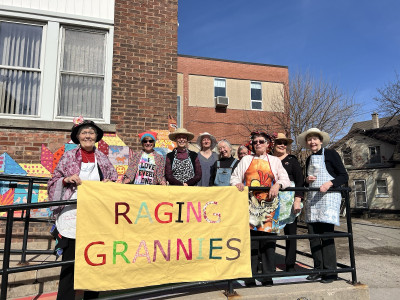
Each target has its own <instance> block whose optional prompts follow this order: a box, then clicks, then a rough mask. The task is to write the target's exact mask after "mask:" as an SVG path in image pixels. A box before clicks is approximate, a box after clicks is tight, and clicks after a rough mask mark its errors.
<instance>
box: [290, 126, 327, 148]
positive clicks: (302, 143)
mask: <svg viewBox="0 0 400 300" xmlns="http://www.w3.org/2000/svg"><path fill="white" fill-rule="evenodd" d="M309 134H315V135H319V136H321V137H322V141H321V142H322V147H325V146H326V145H328V143H329V141H330V139H331V138H330V136H329V134H328V133H327V132H324V131H321V130H319V129H318V128H310V129H308V130H307V131H304V132H302V133H300V134H299V136H298V137H297V141H298V142H299V144H300V146H302V147H303V148H307V141H306V137H307V135H309Z"/></svg>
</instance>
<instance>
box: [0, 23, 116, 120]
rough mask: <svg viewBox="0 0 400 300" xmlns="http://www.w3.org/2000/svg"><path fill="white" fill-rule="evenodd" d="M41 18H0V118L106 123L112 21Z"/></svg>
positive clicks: (110, 65) (109, 96) (109, 102)
mask: <svg viewBox="0 0 400 300" xmlns="http://www.w3.org/2000/svg"><path fill="white" fill-rule="evenodd" d="M25 17H26V18H31V17H32V15H26V16H25ZM46 18H47V17H43V20H40V22H41V23H39V20H37V21H36V20H32V21H29V22H28V21H19V20H16V19H15V20H11V19H0V118H13V119H39V120H46V121H53V120H68V121H69V120H70V119H72V118H73V117H76V116H79V115H82V116H83V117H84V118H88V119H92V120H95V121H97V122H100V123H101V122H104V123H109V122H110V111H111V75H112V46H113V44H112V35H113V27H112V25H107V24H100V23H93V24H92V23H90V22H86V23H85V24H87V25H85V26H83V25H80V24H82V22H80V21H79V20H64V19H62V18H61V17H60V19H57V20H54V18H50V17H49V18H48V19H47V20H46ZM63 21H65V23H68V25H67V24H64V23H63Z"/></svg>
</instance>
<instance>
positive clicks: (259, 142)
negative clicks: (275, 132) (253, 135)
mask: <svg viewBox="0 0 400 300" xmlns="http://www.w3.org/2000/svg"><path fill="white" fill-rule="evenodd" d="M265 142H266V141H265V140H258V141H253V142H252V144H253V145H255V144H261V145H262V144H265Z"/></svg>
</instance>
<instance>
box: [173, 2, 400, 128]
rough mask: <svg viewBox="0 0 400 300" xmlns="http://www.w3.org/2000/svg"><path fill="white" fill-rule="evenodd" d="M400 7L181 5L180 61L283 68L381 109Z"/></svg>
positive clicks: (396, 54)
mask: <svg viewBox="0 0 400 300" xmlns="http://www.w3.org/2000/svg"><path fill="white" fill-rule="evenodd" d="M399 12H400V1H399V0H379V1H378V0H179V10H178V20H179V29H178V53H179V54H187V55H196V56H204V57H212V58H221V59H230V60H238V61H247V62H256V63H265V64H275V65H284V66H288V67H289V74H290V73H295V72H297V71H302V72H304V71H309V72H310V73H311V74H313V75H314V76H315V77H323V78H324V80H326V81H329V82H333V83H334V84H336V85H337V86H339V87H340V88H341V90H343V91H344V92H345V93H347V94H349V95H354V99H355V101H356V102H357V103H360V104H362V107H361V110H360V111H359V112H358V113H357V117H356V118H357V119H356V121H364V120H369V119H370V118H371V112H372V111H373V110H375V109H376V108H377V106H376V103H375V101H374V100H373V98H374V97H376V96H377V95H378V93H377V91H376V89H377V88H381V87H383V86H384V84H385V83H387V82H389V81H391V80H394V78H395V72H396V71H397V72H399V73H400V14H399Z"/></svg>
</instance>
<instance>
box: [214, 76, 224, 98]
mask: <svg viewBox="0 0 400 300" xmlns="http://www.w3.org/2000/svg"><path fill="white" fill-rule="evenodd" d="M217 80H220V81H223V82H224V83H225V87H224V89H225V95H216V93H215V88H217V87H216V86H215V82H216V81H217ZM214 97H227V88H226V79H225V78H220V77H215V78H214Z"/></svg>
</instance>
